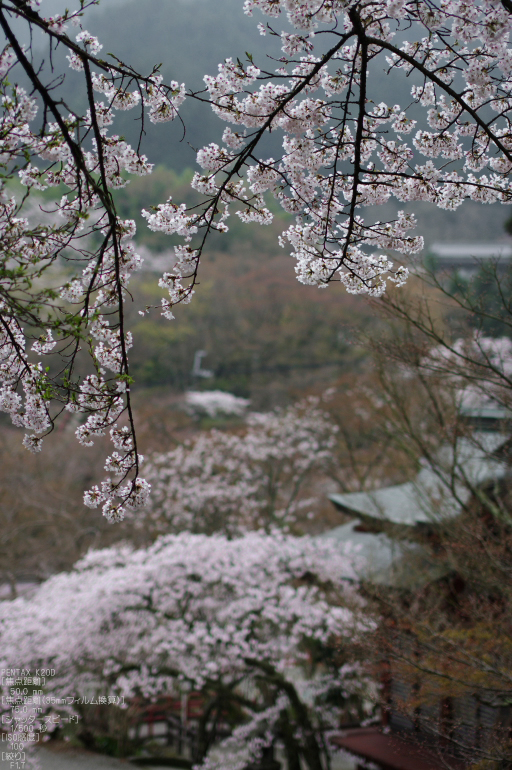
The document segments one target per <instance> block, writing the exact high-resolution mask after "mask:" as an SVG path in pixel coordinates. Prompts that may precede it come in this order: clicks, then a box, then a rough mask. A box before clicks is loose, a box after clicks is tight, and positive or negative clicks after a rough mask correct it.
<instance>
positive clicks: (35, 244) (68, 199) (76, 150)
mask: <svg viewBox="0 0 512 770" xmlns="http://www.w3.org/2000/svg"><path fill="white" fill-rule="evenodd" d="M25 5H26V4H24V3H22V4H20V5H19V7H16V9H15V8H13V9H11V10H12V11H13V13H14V14H15V15H16V16H17V17H18V20H24V21H25V22H26V23H27V24H28V25H29V26H30V28H31V29H32V28H33V26H34V25H36V26H38V27H39V28H40V29H42V30H43V31H44V32H46V33H47V35H48V38H49V43H50V46H53V45H57V44H59V45H63V46H64V47H65V48H66V49H67V51H68V52H69V53H68V57H67V58H68V61H69V66H70V67H71V68H72V69H74V70H77V71H80V72H81V73H82V74H83V77H84V81H85V82H84V89H85V90H86V91H87V94H88V100H87V101H88V109H87V111H86V113H85V114H83V115H82V114H77V113H68V112H67V110H66V109H65V108H64V106H63V103H62V102H61V101H59V98H58V95H57V94H56V93H55V88H54V86H51V87H50V86H44V85H43V84H42V77H43V76H42V75H41V73H40V72H39V71H37V67H36V64H35V62H34V60H33V59H32V60H31V58H30V56H28V55H27V53H28V52H26V51H25V50H24V49H23V48H22V47H21V46H20V45H19V43H18V39H17V37H16V35H15V33H14V31H13V29H12V28H11V27H10V26H9V21H8V20H7V18H4V17H3V16H2V23H3V25H4V31H5V34H6V37H7V45H6V46H5V47H4V49H3V51H2V53H1V54H0V96H1V99H2V108H3V109H2V115H1V117H0V161H1V163H2V165H3V166H4V167H6V168H8V169H13V171H12V172H11V175H17V177H18V180H19V182H20V183H21V185H22V187H23V188H24V193H26V194H22V195H16V194H13V192H12V190H13V189H14V190H15V189H16V187H15V186H14V185H12V184H11V183H10V180H9V179H8V178H7V181H6V178H4V180H3V181H2V183H1V185H0V236H1V239H2V254H1V257H0V258H1V272H2V278H1V282H0V310H1V319H0V409H2V411H5V412H7V413H8V414H9V415H10V416H11V419H12V422H13V423H14V425H16V426H18V427H23V428H25V429H27V430H28V431H29V432H28V433H27V434H26V436H25V438H24V441H23V443H24V445H25V446H26V447H27V449H29V450H31V451H34V452H35V451H39V450H40V449H41V445H42V441H43V436H44V435H45V434H47V433H48V432H49V431H51V430H52V429H53V425H54V420H55V418H56V416H57V415H58V414H59V413H60V412H61V411H62V410H63V409H64V410H68V411H70V412H73V413H76V414H77V420H79V422H80V424H79V425H78V427H77V429H76V435H77V438H78V440H79V441H80V443H82V444H83V445H85V446H91V445H92V444H93V442H94V440H95V438H96V437H99V436H103V435H105V434H110V437H111V439H112V442H113V444H114V450H115V451H113V453H112V454H111V455H110V456H109V457H108V458H107V459H106V462H105V470H106V471H107V473H108V474H109V475H108V477H107V478H106V479H105V481H104V482H103V483H102V484H101V487H100V488H99V487H94V488H93V489H92V490H90V491H89V492H87V493H86V494H85V503H86V504H87V505H90V506H92V507H96V506H98V505H99V504H101V505H102V509H103V513H104V515H105V516H106V517H107V518H108V519H110V520H114V521H115V520H120V519H122V518H123V516H124V513H125V511H126V510H130V511H132V510H134V509H136V508H139V507H141V506H143V505H144V504H145V503H146V501H147V497H148V494H149V485H148V483H147V482H146V481H145V480H144V479H142V478H141V477H140V476H139V466H140V463H141V461H142V457H141V456H140V455H139V454H138V453H137V449H136V439H135V434H134V426H133V419H132V416H131V408H130V387H129V386H130V382H131V378H130V375H129V369H128V356H127V354H128V350H129V348H130V347H131V345H132V338H131V334H130V332H129V331H128V330H126V328H125V324H124V304H125V301H126V298H127V296H128V295H127V292H128V288H127V287H128V284H129V281H130V278H131V276H132V274H133V273H134V272H135V271H137V270H138V269H139V268H140V267H141V264H142V258H141V257H140V255H138V254H137V252H136V248H135V245H134V242H133V238H134V236H135V230H136V228H135V222H133V221H132V220H124V219H122V218H120V217H119V216H118V215H117V212H116V209H115V205H114V200H113V197H112V192H111V191H113V190H115V189H118V188H120V187H124V186H125V185H127V184H128V183H129V175H131V174H135V175H138V176H143V175H146V174H149V173H150V172H151V170H152V164H150V163H149V162H148V159H147V158H146V156H144V155H142V154H141V153H140V152H139V151H138V150H135V149H134V148H132V147H131V146H130V145H129V144H128V143H127V142H126V141H124V139H122V138H121V137H120V136H118V135H116V134H114V133H111V132H110V127H111V126H112V124H113V123H114V121H115V117H116V113H117V112H118V111H126V110H129V109H133V108H135V107H137V106H139V107H140V109H142V110H147V116H148V118H149V120H150V121H151V122H153V123H161V122H164V121H168V120H172V119H174V118H175V117H176V115H177V110H178V108H179V107H180V105H181V103H182V102H183V100H184V98H185V86H184V85H183V84H179V83H177V82H172V83H170V84H167V85H164V84H163V79H162V76H161V75H160V74H159V73H158V72H157V71H153V72H152V73H151V74H150V75H149V76H148V77H142V76H138V75H136V74H135V73H134V72H133V71H132V70H131V69H129V68H126V67H123V66H117V64H113V65H112V66H107V65H106V64H105V62H104V61H103V60H101V59H99V58H98V54H99V52H100V50H101V48H102V46H101V44H100V42H99V41H98V39H97V38H96V37H95V36H93V35H91V34H90V33H89V32H88V31H87V30H86V29H83V28H82V26H81V18H82V10H83V9H82V10H81V11H79V12H70V11H66V13H65V14H64V15H62V16H59V17H49V18H45V17H43V16H41V15H40V14H39V11H38V7H37V6H38V4H37V3H35V4H30V8H29V6H28V5H27V7H25ZM82 5H83V4H82ZM69 24H72V25H73V24H74V25H75V26H79V27H80V30H79V31H78V33H77V34H75V36H74V37H73V36H71V37H68V35H67V34H66V29H67V27H68V26H69ZM21 69H23V70H24V72H25V76H26V77H28V79H29V81H31V83H32V86H33V90H32V92H31V93H30V94H29V93H27V91H26V90H25V89H23V88H21V87H20V86H17V85H14V86H11V85H10V83H11V82H12V80H13V77H12V74H11V73H12V72H13V71H14V72H15V73H17V72H19V71H20V70H21ZM51 77H52V79H53V75H51ZM127 84H128V85H129V86H130V88H132V90H130V88H129V87H128V86H127ZM133 86H135V88H133ZM42 104H44V111H43V115H42V121H43V122H42V127H41V125H40V121H39V123H35V120H36V118H39V119H40V118H41V112H42V110H41V106H42ZM16 172H17V173H16ZM52 188H53V189H56V188H61V189H64V190H65V192H64V194H63V195H62V194H61V195H60V197H59V196H57V197H56V196H55V195H50V201H51V202H50V203H49V204H48V203H46V204H45V205H44V206H43V205H42V203H41V201H39V204H38V203H37V198H34V192H35V193H36V195H37V193H39V194H40V193H41V192H42V191H48V192H50V193H51V191H52ZM30 196H32V197H30ZM32 200H34V203H31V201H32ZM82 348H84V349H88V350H89V353H90V366H91V368H92V371H91V373H90V374H87V375H85V376H84V375H83V374H82V376H79V375H78V374H75V372H76V371H77V364H78V362H79V361H80V362H82V360H83V359H84V353H83V352H82ZM80 368H81V370H82V372H83V366H82V365H80ZM126 413H127V415H128V420H127V421H126V419H125V417H124V416H123V415H124V414H126Z"/></svg>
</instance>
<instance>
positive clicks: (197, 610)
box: [0, 532, 368, 770]
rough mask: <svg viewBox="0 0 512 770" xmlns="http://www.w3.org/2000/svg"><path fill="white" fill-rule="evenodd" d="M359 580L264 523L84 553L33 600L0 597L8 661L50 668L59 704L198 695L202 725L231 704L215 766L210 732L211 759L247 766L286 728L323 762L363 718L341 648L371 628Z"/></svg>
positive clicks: (297, 749) (203, 755) (238, 768)
mask: <svg viewBox="0 0 512 770" xmlns="http://www.w3.org/2000/svg"><path fill="white" fill-rule="evenodd" d="M353 579H354V573H353V567H352V564H351V558H350V556H349V555H348V554H343V553H342V552H340V549H339V546H333V545H332V544H329V542H328V541H323V542H320V541H316V542H315V541H313V540H311V539H309V538H292V537H285V536H279V537H277V539H276V536H268V535H265V534H263V533H261V532H258V533H256V532H253V533H249V534H247V535H245V536H244V537H242V538H238V539H235V540H227V539H226V537H225V536H223V535H215V536H212V537H206V536H204V535H192V534H190V533H182V534H180V535H168V536H166V537H163V538H161V539H159V540H157V541H156V542H155V543H154V544H153V545H152V546H150V547H149V548H147V549H145V550H139V551H137V550H132V549H130V548H129V547H127V546H117V547H115V548H110V549H106V550H103V551H92V552H90V553H89V554H88V555H87V556H86V557H85V558H84V559H82V561H81V562H79V563H78V564H77V565H76V567H75V568H74V570H73V571H71V572H70V573H63V574H60V575H56V576H54V577H52V578H51V579H50V580H48V581H47V582H46V583H45V584H43V585H42V586H41V587H40V589H39V590H38V591H37V593H36V594H35V595H34V596H33V597H32V598H31V599H28V600H25V599H17V600H15V601H13V602H3V603H0V626H1V634H2V653H1V657H2V665H3V664H4V662H5V664H6V667H12V666H14V665H16V666H25V667H30V666H33V667H34V668H35V667H37V668H39V669H41V668H44V669H54V670H55V676H52V677H49V678H48V680H47V684H46V689H45V694H46V695H48V696H53V697H55V698H57V699H64V701H65V703H64V705H62V703H61V702H59V711H62V710H63V709H66V705H65V704H67V703H70V702H71V701H72V696H76V697H79V696H80V695H81V694H83V692H90V687H91V682H95V686H96V688H97V690H98V692H99V693H102V694H104V693H105V692H106V691H107V690H108V694H109V695H120V696H124V698H125V699H126V702H128V701H129V699H130V698H134V697H136V696H137V697H144V698H149V699H151V698H152V697H156V696H161V695H165V694H171V695H174V696H176V695H178V694H179V693H180V692H189V691H190V690H194V691H196V692H201V693H202V696H203V699H204V725H203V728H204V730H206V731H207V732H208V729H211V728H208V725H211V724H215V723H216V721H217V719H216V718H215V714H217V718H219V717H220V718H223V719H225V714H226V710H227V709H228V706H230V705H232V706H236V708H237V711H238V714H239V716H238V719H237V720H235V724H234V725H233V730H232V732H231V735H230V736H229V737H228V738H227V740H226V741H225V746H224V747H225V749H226V750H227V753H226V757H225V759H224V761H223V762H222V763H221V765H218V764H217V763H216V762H215V761H214V759H213V758H212V757H211V756H209V754H208V748H209V746H210V743H211V740H213V738H214V737H215V736H214V735H210V736H209V739H208V740H206V742H205V743H204V745H203V748H202V750H201V751H200V752H199V755H198V756H197V760H198V761H201V760H205V764H204V766H205V767H208V768H214V767H217V766H219V767H220V766H222V767H226V766H229V767H230V768H232V770H242V768H243V767H245V766H246V765H247V764H248V762H250V761H251V760H254V759H257V757H258V755H259V754H260V753H261V751H262V750H263V749H264V748H265V747H266V746H269V745H271V744H272V743H273V742H274V741H275V740H276V738H277V737H280V738H281V740H284V744H285V750H286V751H287V752H288V754H289V758H292V757H293V756H294V755H295V756H296V757H298V756H301V757H302V758H303V760H304V762H305V765H306V767H308V768H311V770H314V769H315V768H316V769H317V770H320V769H321V768H324V767H326V766H327V765H326V764H325V763H326V752H327V747H326V743H325V741H324V739H325V737H326V735H325V731H328V730H329V729H333V728H335V727H336V726H337V724H338V722H339V719H340V716H341V715H342V714H343V715H344V716H345V718H347V717H350V716H352V719H353V718H354V717H355V716H356V715H357V708H358V706H357V704H358V702H359V703H360V700H359V699H360V697H361V696H363V695H364V694H365V691H366V689H367V687H368V681H367V680H366V678H365V676H364V674H362V672H361V670H360V667H359V665H358V664H357V662H354V659H352V660H351V657H350V655H349V653H348V650H349V648H350V647H351V645H352V644H353V643H354V642H357V640H358V639H360V638H361V636H362V635H364V634H365V633H366V631H367V630H368V626H367V623H366V621H364V618H363V617H362V615H361V603H360V600H358V599H357V597H356V595H355V593H354V590H353V588H352V587H351V581H352V580H353ZM334 694H336V697H335V698H334V697H333V695H334ZM68 708H70V709H71V708H72V707H71V706H69V707H68ZM223 715H224V716H223ZM226 762H227V765H226Z"/></svg>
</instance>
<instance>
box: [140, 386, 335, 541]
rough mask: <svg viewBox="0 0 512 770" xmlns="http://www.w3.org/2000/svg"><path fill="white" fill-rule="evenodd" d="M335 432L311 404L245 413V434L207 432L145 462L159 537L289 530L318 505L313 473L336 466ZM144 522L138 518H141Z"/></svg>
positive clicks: (149, 518) (151, 519)
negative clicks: (162, 534)
mask: <svg viewBox="0 0 512 770" xmlns="http://www.w3.org/2000/svg"><path fill="white" fill-rule="evenodd" d="M335 445H336V426H335V425H333V424H332V420H331V419H330V418H329V415H328V414H326V413H325V412H323V411H322V410H321V409H320V408H319V400H318V399H316V398H312V397H311V398H309V399H306V400H304V401H302V402H299V403H298V404H295V405H293V406H291V407H288V408H287V409H283V410H278V411H275V412H270V413H266V414H259V413H250V414H249V415H248V417H247V426H246V428H245V429H244V430H243V432H240V431H239V432H226V431H220V430H216V429H214V430H211V431H208V432H202V433H199V434H198V435H197V437H195V438H194V439H193V440H191V441H189V442H188V443H185V444H180V445H178V446H177V447H176V448H175V449H172V450H171V451H170V452H165V453H163V454H158V455H153V456H152V457H150V458H149V460H148V464H147V469H146V475H147V478H148V480H149V481H150V482H151V485H152V487H153V492H152V496H151V503H150V505H149V507H148V511H147V513H146V519H147V523H149V522H153V524H154V525H155V526H156V528H157V530H158V529H159V530H160V531H166V532H167V531H169V529H171V530H173V531H180V530H183V529H186V530H189V531H192V532H206V533H211V532H216V531H222V532H227V533H229V534H230V535H231V536H235V535H240V534H242V533H244V532H247V531H248V530H253V529H263V530H265V531H267V532H272V531H274V530H284V531H290V530H295V529H296V528H297V527H299V528H300V519H301V518H305V517H307V516H308V514H310V513H311V510H312V509H313V508H314V506H315V504H316V503H317V497H316V495H315V493H314V490H312V489H311V480H312V476H313V473H314V472H315V473H318V472H322V471H325V470H326V468H327V466H328V464H329V462H333V456H334V448H335ZM141 521H142V519H141Z"/></svg>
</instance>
